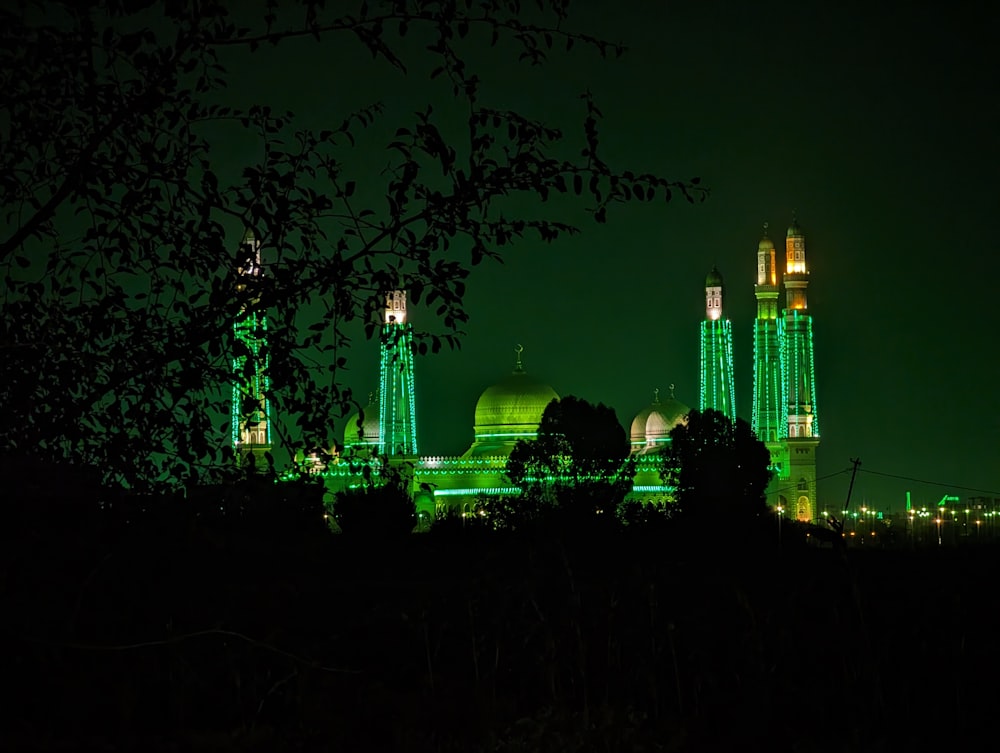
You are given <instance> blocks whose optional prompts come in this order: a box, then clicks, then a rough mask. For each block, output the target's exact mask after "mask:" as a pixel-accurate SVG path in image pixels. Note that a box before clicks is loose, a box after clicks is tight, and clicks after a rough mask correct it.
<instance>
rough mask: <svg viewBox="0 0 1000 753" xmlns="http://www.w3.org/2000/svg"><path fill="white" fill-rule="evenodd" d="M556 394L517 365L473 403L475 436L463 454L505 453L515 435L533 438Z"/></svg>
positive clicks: (521, 437)
mask: <svg viewBox="0 0 1000 753" xmlns="http://www.w3.org/2000/svg"><path fill="white" fill-rule="evenodd" d="M558 399H559V395H557V394H556V391H555V390H553V389H552V388H551V387H550V386H549V385H547V384H545V383H544V382H541V381H539V380H538V379H535V378H534V377H532V376H530V375H529V374H528V373H527V372H525V370H524V369H523V368H522V367H521V365H520V362H519V363H518V366H517V368H515V369H514V371H513V373H511V374H510V375H509V376H507V377H505V378H504V379H501V380H500V381H499V382H497V383H496V384H494V385H493V386H492V387H487V388H486V390H484V391H483V394H482V395H480V396H479V400H478V402H477V403H476V423H475V427H474V428H475V434H476V439H475V442H474V443H473V445H472V447H471V448H469V451H468V452H467V453H466V456H477V455H478V456H482V455H509V454H510V451H511V450H512V449H513V448H514V443H515V442H517V440H518V439H534V438H535V436H536V434H537V432H538V425H539V424H540V423H541V421H542V413H543V412H544V411H545V407H546V406H547V405H548V404H549V403H551V402H552V401H553V400H558Z"/></svg>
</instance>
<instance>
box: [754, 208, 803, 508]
mask: <svg viewBox="0 0 1000 753" xmlns="http://www.w3.org/2000/svg"><path fill="white" fill-rule="evenodd" d="M776 256H777V254H776V251H775V247H774V243H773V242H772V241H771V239H770V238H768V236H767V225H765V226H764V237H763V238H761V240H760V243H759V244H758V245H757V284H756V285H755V286H754V294H755V296H756V298H757V318H756V320H755V321H754V341H753V344H754V382H753V414H752V421H751V424H752V426H753V429H754V432H755V433H756V434H757V436H758V437H759V438H760V439H761V440H762V441H763V442H764V443H765V444H766V445H767V448H768V450H770V452H771V463H772V466H773V468H774V470H775V472H776V475H775V480H774V481H773V482H772V484H771V487H770V489H769V491H768V499H769V501H770V503H771V504H772V505H774V506H775V507H778V508H780V511H781V513H782V514H786V515H788V516H790V517H794V518H797V519H799V520H811V519H812V518H813V517H814V515H815V514H816V511H817V506H816V448H817V447H818V446H819V423H818V421H817V418H816V404H815V400H816V371H815V364H814V360H813V336H812V317H811V316H810V314H809V311H808V309H809V304H808V298H807V295H806V291H807V289H808V287H809V268H808V264H807V261H806V241H805V235H804V234H803V232H802V229H801V228H800V227H799V225H798V223H797V222H796V221H795V220H793V221H792V224H791V226H789V228H788V232H787V233H786V237H785V268H784V275H783V279H782V280H781V281H780V282H781V284H782V285H783V287H784V292H785V301H784V303H785V306H784V309H783V310H782V311H780V312H779V308H778V296H779V280H778V267H777V259H776Z"/></svg>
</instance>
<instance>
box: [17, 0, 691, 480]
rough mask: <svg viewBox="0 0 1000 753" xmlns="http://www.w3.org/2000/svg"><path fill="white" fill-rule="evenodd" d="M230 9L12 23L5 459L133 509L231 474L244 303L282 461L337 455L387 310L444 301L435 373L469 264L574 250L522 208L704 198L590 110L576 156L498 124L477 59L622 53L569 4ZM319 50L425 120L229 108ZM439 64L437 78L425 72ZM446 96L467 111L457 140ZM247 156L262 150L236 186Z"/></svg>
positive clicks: (549, 217) (531, 127)
mask: <svg viewBox="0 0 1000 753" xmlns="http://www.w3.org/2000/svg"><path fill="white" fill-rule="evenodd" d="M229 6H230V4H229V3H222V2H217V1H215V2H213V0H205V1H204V2H194V1H193V0H188V1H184V0H179V1H178V2H169V3H158V2H154V0H133V1H132V2H122V1H121V0H93V1H92V2H88V3H83V4H81V3H75V2H69V0H62V1H56V2H49V3H45V4H44V5H42V4H36V3H30V2H24V3H20V4H17V5H16V6H14V9H9V8H4V9H2V10H0V71H2V73H0V82H2V84H0V111H2V113H3V117H2V118H0V141H2V143H3V145H4V148H3V150H2V153H0V176H2V177H0V204H2V206H3V209H4V216H3V221H2V225H0V229H2V230H0V233H2V234H0V264H2V265H4V282H3V287H2V296H0V309H2V317H0V321H2V331H0V347H2V349H3V357H2V358H0V385H2V386H0V402H2V403H3V405H4V406H5V411H4V421H3V423H2V424H0V452H2V453H3V454H6V455H20V456H32V457H36V458H40V459H42V460H70V461H72V462H74V463H77V464H83V465H90V466H92V467H98V468H100V469H102V471H103V473H104V474H105V476H106V479H107V480H110V481H113V482H116V483H119V484H125V485H128V486H130V487H132V488H134V489H135V488H142V487H144V486H150V485H156V484H159V483H164V482H166V481H167V480H169V481H171V482H174V483H187V484H190V483H193V482H195V481H196V480H199V479H200V478H202V476H203V475H204V474H205V473H206V471H208V470H211V469H212V468H217V467H220V465H223V466H224V465H225V461H227V457H226V452H225V449H224V448H223V445H224V444H225V442H224V437H225V436H226V433H227V431H226V429H225V428H223V427H220V425H219V424H220V423H221V422H222V421H223V420H224V417H225V416H226V415H227V414H228V407H229V406H228V397H229V395H230V394H231V387H232V382H233V381H234V380H235V381H239V380H240V379H242V378H243V377H242V376H241V375H239V374H235V375H234V374H233V373H232V368H231V364H232V363H233V361H234V359H235V358H240V357H247V356H248V354H247V353H246V352H245V348H243V349H242V350H241V346H240V344H239V343H238V341H236V340H235V338H234V336H233V332H232V323H233V320H234V318H235V317H236V316H237V315H238V314H239V312H240V311H241V310H244V309H245V307H246V305H247V302H248V301H251V300H252V301H254V302H256V303H257V304H258V305H259V307H260V309H261V310H262V311H267V313H268V317H269V332H268V334H269V347H268V349H267V350H266V352H262V353H261V354H259V355H258V356H255V357H258V358H260V360H261V361H262V362H263V361H264V360H265V359H266V362H267V363H269V374H268V375H269V378H270V385H271V386H270V390H269V394H268V398H269V399H270V400H271V402H272V405H273V406H274V407H275V409H276V411H277V413H278V414H279V415H281V416H282V421H279V422H277V423H276V427H275V428H276V429H277V430H278V433H279V437H278V440H279V441H280V443H281V444H283V445H284V446H285V447H286V448H287V449H288V450H289V451H290V452H294V450H295V449H297V448H302V447H307V446H312V445H321V446H326V445H327V443H328V441H329V434H330V430H331V426H330V422H331V420H332V419H337V418H339V417H343V416H344V415H346V414H347V413H348V412H349V411H350V410H352V409H353V407H354V402H355V401H354V399H353V396H352V395H351V393H350V391H349V390H347V389H346V388H345V387H344V386H343V384H342V381H343V380H342V378H341V375H342V373H343V370H344V369H346V368H348V355H347V354H348V348H349V346H350V344H351V338H352V337H356V336H358V335H359V334H360V333H362V332H364V333H365V334H367V336H369V337H371V336H372V335H373V333H374V327H375V325H374V319H375V314H376V312H377V311H378V310H379V308H380V307H381V305H382V300H381V296H382V294H383V293H384V291H386V290H388V289H394V288H406V289H408V290H409V292H410V295H411V297H412V299H413V300H415V301H423V302H425V303H428V304H432V305H436V306H437V308H436V313H437V315H438V317H439V320H438V322H437V323H436V324H435V325H434V329H433V330H431V331H428V332H424V333H421V339H420V341H419V349H420V351H421V352H424V351H425V350H427V349H431V350H437V349H438V348H440V347H441V346H442V345H454V344H455V338H456V337H457V336H458V334H459V333H460V331H461V327H462V324H463V322H464V321H465V319H466V314H465V312H464V310H463V306H462V301H463V295H464V291H465V282H464V281H465V278H466V276H467V275H468V273H469V270H470V267H472V266H474V265H476V264H478V263H480V262H482V261H484V260H487V259H498V258H500V256H501V254H502V253H503V252H504V251H505V249H506V248H507V247H508V246H509V245H510V244H511V243H514V242H515V241H518V240H520V239H522V238H524V237H525V236H526V235H528V234H531V235H534V236H537V237H538V238H540V239H542V240H544V241H551V240H553V239H555V238H557V237H559V236H560V235H562V234H565V233H571V232H575V228H574V227H573V226H572V225H571V224H570V223H569V222H567V221H565V220H562V219H559V218H558V217H556V216H553V214H554V210H550V212H549V213H539V212H537V211H535V210H534V209H532V210H529V211H527V213H526V214H523V215H522V214H518V213H517V212H515V213H514V214H511V207H512V206H513V205H512V204H511V202H510V200H509V197H518V196H520V197H523V198H527V199H529V200H531V201H529V202H528V204H527V205H524V204H519V206H531V202H532V201H533V202H536V203H537V202H541V201H545V200H546V199H547V198H548V197H550V196H551V195H555V194H567V195H568V196H570V197H573V196H575V197H579V199H578V202H579V206H581V207H582V208H584V209H586V210H588V211H590V212H591V213H592V216H593V219H594V220H596V221H597V222H604V221H605V220H606V218H607V213H608V209H609V207H610V206H611V205H612V204H614V203H616V202H622V201H629V200H633V199H637V200H645V201H648V200H651V199H653V198H654V197H655V198H658V199H660V200H663V199H666V200H670V198H671V197H672V196H673V195H681V196H683V197H685V198H686V199H688V200H696V199H700V198H703V196H704V191H703V190H702V189H700V188H699V187H698V186H697V179H692V180H691V181H673V180H668V179H665V178H662V177H659V176H656V175H651V174H643V173H633V172H630V171H622V170H617V169H614V168H612V167H611V166H610V165H608V164H607V163H606V162H605V161H604V160H603V159H602V157H601V155H600V151H599V128H598V126H599V121H600V117H601V113H600V112H599V110H598V108H597V106H596V105H595V103H594V102H593V101H592V100H591V99H590V97H589V96H584V97H583V99H582V103H581V104H582V108H581V110H582V112H581V115H582V119H583V124H582V125H583V127H582V131H581V133H580V134H579V136H578V137H576V138H573V139H565V138H564V134H563V131H562V130H561V129H560V127H559V126H558V125H556V124H548V123H543V122H538V121H535V120H532V119H530V118H527V117H525V116H523V115H521V114H519V113H517V112H511V111H507V110H504V109H499V108H496V107H493V106H491V105H490V104H489V101H488V98H487V96H486V93H485V92H483V91H481V89H482V87H481V85H480V79H479V77H478V76H477V75H476V74H475V72H474V71H473V66H472V65H470V64H469V62H468V57H469V54H470V53H472V54H473V55H474V54H475V52H474V51H475V50H476V49H482V48H484V47H488V46H490V45H493V46H496V47H497V49H498V50H501V51H503V52H506V51H509V50H511V49H513V50H514V53H513V55H514V56H515V57H517V58H519V59H521V60H523V61H525V62H527V63H529V64H539V63H542V62H543V61H544V60H545V58H546V57H547V56H548V55H550V54H552V53H553V52H555V51H556V50H557V49H558V50H560V51H561V50H563V49H565V50H566V51H568V50H569V49H570V48H571V47H573V46H574V44H575V45H576V46H577V47H578V48H579V47H589V48H591V49H594V50H596V51H598V52H599V53H600V54H601V55H607V54H619V53H620V52H621V50H620V48H618V47H616V46H614V45H610V44H607V43H605V42H603V41H601V40H598V39H595V38H593V37H589V36H587V35H583V34H576V33H573V32H572V31H568V30H567V29H568V28H569V27H568V25H567V24H568V19H567V17H566V14H567V9H566V8H567V3H566V2H564V0H539V2H538V3H537V7H535V8H533V9H532V13H531V16H530V19H531V20H528V16H527V15H526V11H522V8H521V3H520V2H516V1H515V0H495V1H493V2H487V3H472V2H464V3H462V2H454V0H381V1H379V0H371V1H370V2H365V1H362V0H358V1H357V2H355V3H340V2H338V3H323V2H319V0H298V1H297V2H296V1H294V0H290V2H287V3H276V2H268V3H266V6H265V8H266V9H265V10H264V11H263V12H262V14H261V15H260V16H257V17H254V16H253V14H252V13H251V12H249V11H241V16H240V18H239V23H237V21H236V20H235V19H234V17H233V16H232V15H231V14H230V11H229V10H228V7H229ZM347 6H351V7H347ZM414 37H415V39H414ZM424 38H425V39H426V40H428V41H429V42H430V43H429V44H417V43H415V42H416V41H417V40H420V39H424ZM313 40H318V41H319V42H320V43H322V44H329V45H338V46H340V47H343V46H344V45H350V44H357V45H359V48H360V51H367V53H369V54H370V55H371V56H372V57H373V58H374V61H375V63H380V64H385V65H386V66H387V67H388V68H391V70H392V71H394V72H395V74H394V75H398V78H397V79H395V80H394V82H392V83H390V84H388V85H387V86H388V87H389V88H388V89H387V91H385V92H382V94H384V95H385V96H386V97H388V98H390V99H391V97H392V94H393V91H396V90H397V89H399V88H401V87H407V88H408V89H410V90H411V91H412V90H415V88H417V87H419V88H420V89H421V90H423V89H424V88H426V92H427V102H428V106H427V107H426V108H424V109H421V110H420V111H419V112H417V113H415V115H413V119H412V122H403V123H396V124H386V123H383V122H382V120H381V118H382V115H383V112H384V108H383V106H382V105H381V104H380V103H375V104H372V105H371V106H369V107H364V108H362V109H359V110H357V111H351V112H343V113H341V114H340V115H339V116H338V117H337V118H336V120H335V122H334V123H333V125H330V126H328V127H325V128H322V129H309V128H307V127H305V126H304V124H303V123H302V121H300V120H298V119H296V116H295V115H294V114H292V113H286V112H279V111H277V110H276V109H275V108H273V107H271V106H269V105H268V104H267V103H266V102H258V103H254V104H249V105H246V106H232V105H231V104H230V103H229V102H228V101H227V99H226V97H225V96H224V93H223V90H224V88H225V87H226V86H227V84H228V83H230V82H231V81H232V80H234V79H235V77H236V75H237V74H236V73H235V72H236V71H237V70H242V71H251V72H250V73H249V74H245V75H251V76H255V75H256V70H258V68H259V66H260V64H261V63H260V61H259V60H258V58H259V55H260V54H261V50H262V49H267V50H268V51H269V52H268V54H270V55H273V56H277V60H278V61H279V62H278V65H281V61H282V60H284V58H282V57H281V55H282V54H288V53H294V52H295V49H296V48H295V45H301V44H305V43H310V42H312V41H313ZM292 56H293V55H292ZM223 62H225V65H226V66H229V69H228V70H227V68H226V67H225V66H224V65H223ZM428 63H429V64H430V65H429V66H428ZM270 65H274V63H273V62H271V63H270ZM425 67H428V68H430V69H433V70H432V72H431V74H430V80H420V78H419V75H420V74H418V73H413V71H421V70H424V68H425ZM511 70H513V67H512V68H511ZM286 75H288V76H289V77H291V76H294V75H295V74H294V73H292V72H291V71H289V72H288V73H287V74H286ZM345 75H351V76H356V75H363V74H359V72H358V71H357V69H356V68H355V67H354V66H352V69H351V71H350V73H349V74H345ZM407 76H409V77H410V78H409V79H407V78H406V77H407ZM303 78H304V77H303ZM373 96H377V95H373ZM230 99H232V98H230ZM437 100H443V101H446V102H447V103H448V108H447V109H449V110H450V111H451V112H455V108H456V105H457V106H458V109H459V110H461V111H463V112H464V114H463V116H462V122H461V123H459V124H458V127H457V128H456V124H455V123H454V122H453V121H449V120H448V118H447V117H444V116H442V115H439V114H438V111H436V110H435V108H434V107H433V106H432V102H433V101H437ZM376 123H377V125H378V127H379V128H380V129H381V128H388V129H389V130H388V132H389V133H391V132H392V131H393V126H394V125H396V126H398V128H396V129H395V136H393V137H392V138H391V141H390V142H389V144H388V157H387V158H386V157H385V156H384V155H385V154H386V152H381V153H380V154H381V155H382V156H378V157H377V159H378V162H379V168H380V171H378V172H377V171H374V170H372V164H371V155H369V154H366V153H364V152H361V153H357V152H356V151H355V150H356V149H360V148H361V143H362V139H363V137H364V135H365V129H368V128H369V127H370V126H372V125H373V124H376ZM368 133H369V134H371V131H370V130H369V131H368ZM373 138H374V137H373ZM240 143H255V144H256V147H255V148H254V151H253V154H252V155H248V154H243V155H242V156H239V157H237V159H236V162H237V166H236V167H235V168H234V169H229V162H231V161H232V159H233V155H232V147H231V145H233V144H240ZM224 148H228V149H229V151H227V152H221V151H220V150H222V149H224ZM563 154H573V155H578V156H576V157H573V158H570V159H566V158H563V157H562V156H561V155H563ZM352 155H353V156H352ZM386 159H387V160H388V161H387V162H386ZM380 181H382V183H381V185H379V182H380ZM380 195H381V198H378V197H379V196H380ZM247 229H249V230H250V231H252V232H253V234H254V236H255V237H256V239H257V240H259V241H260V243H261V244H262V249H263V250H262V253H263V259H264V264H265V267H266V273H265V274H264V275H262V276H261V278H260V281H259V283H258V284H256V285H255V286H253V287H254V289H253V290H248V289H246V286H244V289H242V290H239V289H238V286H237V285H236V282H235V268H236V266H237V264H236V261H235V259H234V253H233V249H234V248H235V247H236V245H237V243H238V241H239V239H240V238H242V236H243V233H244V231H245V230H247Z"/></svg>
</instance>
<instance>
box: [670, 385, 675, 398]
mask: <svg viewBox="0 0 1000 753" xmlns="http://www.w3.org/2000/svg"><path fill="white" fill-rule="evenodd" d="M670 399H671V400H675V399H676V398H675V397H674V383H673V382H671V383H670Z"/></svg>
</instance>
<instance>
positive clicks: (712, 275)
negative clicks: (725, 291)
mask: <svg viewBox="0 0 1000 753" xmlns="http://www.w3.org/2000/svg"><path fill="white" fill-rule="evenodd" d="M705 287H706V288H721V287H722V274H721V273H720V272H719V269H718V267H715V266H713V267H712V271H711V272H709V273H708V276H707V277H706V278H705Z"/></svg>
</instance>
